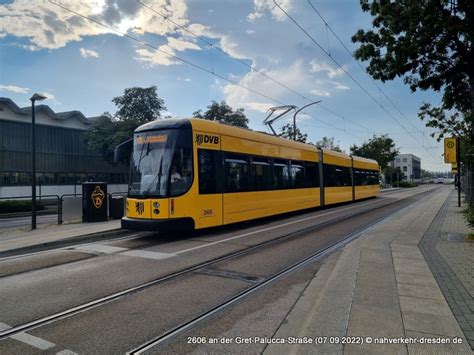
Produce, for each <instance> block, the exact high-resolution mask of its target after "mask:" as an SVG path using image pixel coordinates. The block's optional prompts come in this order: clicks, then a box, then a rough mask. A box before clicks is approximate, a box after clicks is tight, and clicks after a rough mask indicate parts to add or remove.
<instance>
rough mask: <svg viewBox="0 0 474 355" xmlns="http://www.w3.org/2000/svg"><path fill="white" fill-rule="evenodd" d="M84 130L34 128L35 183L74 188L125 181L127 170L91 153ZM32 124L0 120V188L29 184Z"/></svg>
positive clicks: (50, 127) (122, 182)
mask: <svg viewBox="0 0 474 355" xmlns="http://www.w3.org/2000/svg"><path fill="white" fill-rule="evenodd" d="M83 133H84V131H83V130H80V129H71V128H63V127H59V126H47V125H39V124H37V125H36V171H37V183H38V184H41V185H73V184H80V183H81V182H83V181H92V180H94V181H104V182H108V183H111V184H126V183H127V182H128V167H126V166H123V165H119V166H112V165H110V164H108V163H106V162H104V161H103V160H102V159H101V157H100V154H99V153H98V152H93V151H90V150H89V149H88V148H87V146H86V143H85V141H84V138H83ZM30 172H31V124H29V123H24V122H15V121H8V120H0V186H17V185H29V184H30V183H31V174H30Z"/></svg>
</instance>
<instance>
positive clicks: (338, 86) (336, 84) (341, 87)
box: [331, 81, 351, 90]
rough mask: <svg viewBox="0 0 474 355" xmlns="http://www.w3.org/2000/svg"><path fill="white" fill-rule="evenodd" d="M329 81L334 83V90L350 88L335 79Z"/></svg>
mask: <svg viewBox="0 0 474 355" xmlns="http://www.w3.org/2000/svg"><path fill="white" fill-rule="evenodd" d="M331 83H333V84H334V89H336V90H350V89H351V88H350V87H349V86H347V85H344V84H342V83H339V82H337V81H331Z"/></svg>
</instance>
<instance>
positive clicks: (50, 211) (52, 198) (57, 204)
mask: <svg viewBox="0 0 474 355" xmlns="http://www.w3.org/2000/svg"><path fill="white" fill-rule="evenodd" d="M107 195H108V199H109V208H110V205H111V201H112V199H113V198H116V196H122V197H123V198H126V197H127V192H120V191H117V192H112V193H107ZM81 196H82V194H80V193H71V194H63V195H39V196H37V198H36V201H37V203H38V205H41V206H44V207H45V208H44V209H41V210H38V211H37V212H36V213H37V215H38V216H43V215H54V214H57V217H58V218H57V223H58V224H62V223H63V207H64V200H65V199H67V198H71V197H81ZM1 201H28V202H29V201H31V196H10V197H0V202H1ZM29 216H31V211H24V212H6V213H2V212H0V219H6V218H21V217H29Z"/></svg>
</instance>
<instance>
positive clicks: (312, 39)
mask: <svg viewBox="0 0 474 355" xmlns="http://www.w3.org/2000/svg"><path fill="white" fill-rule="evenodd" d="M273 3H274V4H275V5H276V6H277V7H278V8H279V9H280V10H281V11H282V12H283V13H284V14H285V15H286V16H287V17H288V18H289V19H290V20H291V21H292V22H293V23H294V24H295V25H296V26H297V27H298V28H299V29H300V30H301V31H302V32H303V33H304V34H305V35H306V36H307V37H308V38H309V39H310V40H311V42H313V43H314V44H315V45H316V46H317V47H318V48H319V49H321V51H322V52H323V53H324V54H326V55H327V56H328V57H329V58H330V59H331V60H332V61H333V62H334V64H336V65H337V66H338V67H339V68H340V69H341V70H342V71H343V72H344V73H345V74H346V75H347V76H348V77H349V78H350V79H351V80H352V81H353V82H354V83H355V84H356V85H357V86H358V87H359V88H360V89H361V90H362V91H363V92H364V93H365V94H366V95H367V96H369V97H370V98H371V99H372V101H374V102H375V104H376V105H377V106H379V107H380V108H381V109H382V110H383V111H384V112H385V113H386V114H387V115H388V116H389V117H390V118H391V119H392V120H393V121H394V122H396V123H397V124H398V125H399V126H400V127H401V128H402V129H403V130H404V131H405V132H406V133H407V134H408V135H409V136H410V137H412V138H413V139H414V140H415V141H416V142H417V143H419V144H420V145H421V147H422V148H423V149H425V150H426V151H427V152H428V154H430V155H431V156H432V154H431V152H430V151H429V150H427V149H426V147H425V146H424V145H423V144H421V143H420V142H419V141H418V140H417V138H416V137H415V136H413V135H412V133H411V132H410V131H409V130H407V128H406V127H405V126H404V125H403V124H402V123H400V121H399V120H397V119H396V118H395V117H394V116H393V115H392V114H391V113H390V111H388V110H387V109H386V108H385V107H384V106H383V105H381V104H380V102H378V100H377V99H376V98H375V97H374V96H373V95H372V94H371V93H370V92H369V91H368V90H367V89H366V88H365V87H364V86H362V84H361V83H359V81H358V80H357V79H355V78H354V76H353V75H352V74H351V73H349V71H348V70H347V69H346V68H344V67H343V66H342V65H341V64H340V63H339V62H338V61H337V60H336V59H335V58H334V57H333V56H332V55H331V54H330V53H329V52H328V51H327V50H326V49H324V48H323V47H322V46H321V44H319V42H318V41H316V40H315V39H314V37H313V36H311V35H310V34H309V33H308V31H306V30H305V29H304V28H303V27H302V26H301V25H300V24H299V23H298V21H296V20H295V19H294V18H293V17H292V16H291V15H290V14H289V13H288V12H287V11H285V9H283V8H282V7H281V6H280V4H278V2H276V0H273ZM432 157H433V156H432ZM433 158H434V157H433Z"/></svg>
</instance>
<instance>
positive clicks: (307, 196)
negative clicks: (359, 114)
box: [122, 119, 380, 230]
mask: <svg viewBox="0 0 474 355" xmlns="http://www.w3.org/2000/svg"><path fill="white" fill-rule="evenodd" d="M379 193H380V188H379V166H378V164H377V162H376V161H374V160H370V159H364V158H359V157H355V156H354V157H353V156H349V155H346V154H344V153H339V152H334V151H330V150H326V149H318V148H317V147H316V146H313V145H309V144H304V143H299V142H294V141H290V140H287V139H283V138H278V137H275V136H272V135H268V134H265V133H259V132H254V131H251V130H247V129H242V128H238V127H234V126H229V125H226V124H222V123H218V122H213V121H207V120H201V119H179V120H177V119H168V120H160V121H154V122H150V123H147V124H145V125H143V126H140V127H139V128H137V129H136V130H135V135H134V139H133V156H132V162H131V173H130V185H129V191H128V198H127V201H126V216H125V217H124V218H122V228H126V229H133V230H173V229H183V228H192V229H201V228H207V227H213V226H220V225H225V224H230V223H235V222H241V221H246V220H251V219H255V218H260V217H265V216H270V215H276V214H281V213H285V212H290V211H296V210H301V209H306V208H312V207H318V206H325V205H330V204H335V203H341V202H349V201H355V200H359V199H365V198H369V197H375V196H377V195H378V194H379Z"/></svg>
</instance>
